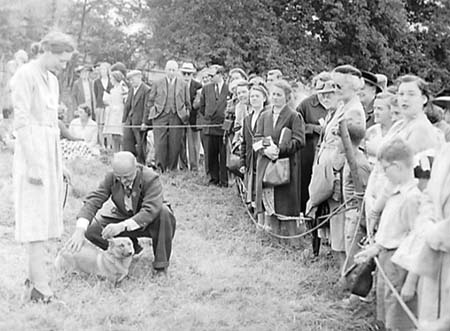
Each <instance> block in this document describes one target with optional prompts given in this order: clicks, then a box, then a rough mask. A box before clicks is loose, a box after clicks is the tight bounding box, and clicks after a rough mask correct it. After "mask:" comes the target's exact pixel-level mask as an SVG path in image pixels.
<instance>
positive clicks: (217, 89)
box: [214, 84, 219, 99]
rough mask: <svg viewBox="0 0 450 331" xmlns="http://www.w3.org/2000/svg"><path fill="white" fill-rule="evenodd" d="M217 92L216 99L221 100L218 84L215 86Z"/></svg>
mask: <svg viewBox="0 0 450 331" xmlns="http://www.w3.org/2000/svg"><path fill="white" fill-rule="evenodd" d="M214 87H215V90H216V99H219V86H218V85H217V84H215V85H214Z"/></svg>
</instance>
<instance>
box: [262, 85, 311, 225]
mask: <svg viewBox="0 0 450 331" xmlns="http://www.w3.org/2000/svg"><path fill="white" fill-rule="evenodd" d="M291 97H292V90H291V87H290V86H289V83H288V82H286V81H284V80H279V81H276V82H274V83H273V84H272V85H271V88H270V101H271V107H269V108H268V109H267V110H266V111H265V112H264V113H263V114H262V115H261V117H260V119H259V120H258V123H257V125H256V134H255V137H257V138H256V139H258V138H261V139H262V140H263V143H262V144H261V145H266V146H262V147H261V148H257V152H258V160H257V170H256V207H257V212H258V214H261V213H265V216H264V223H265V227H266V228H268V229H269V230H272V231H274V232H276V233H278V232H279V230H280V229H279V226H280V223H279V221H278V218H277V216H279V215H285V216H299V214H300V198H301V197H300V177H301V176H300V169H301V167H300V148H301V147H302V146H304V145H305V123H304V122H303V119H302V118H301V116H300V115H299V114H298V113H297V112H296V111H294V110H292V109H291V108H289V106H288V102H289V100H290V99H291ZM282 134H283V137H281V136H282ZM264 141H265V142H266V143H264ZM267 142H270V143H269V144H268V143H267ZM282 158H289V166H290V181H289V183H287V184H285V185H281V186H275V187H264V186H263V183H262V180H263V177H264V173H265V171H266V168H267V165H268V164H269V162H271V161H275V160H277V159H282Z"/></svg>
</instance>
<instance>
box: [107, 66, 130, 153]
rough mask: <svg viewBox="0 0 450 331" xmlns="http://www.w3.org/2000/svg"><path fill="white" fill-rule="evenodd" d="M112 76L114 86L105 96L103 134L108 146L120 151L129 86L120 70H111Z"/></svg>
mask: <svg viewBox="0 0 450 331" xmlns="http://www.w3.org/2000/svg"><path fill="white" fill-rule="evenodd" d="M110 78H111V83H112V85H113V87H112V89H111V91H110V93H106V92H105V94H104V96H103V101H104V102H105V104H106V109H105V127H104V128H103V134H104V135H105V136H106V140H107V142H108V147H109V146H112V149H113V151H114V152H119V151H120V150H121V148H122V115H123V108H124V105H125V100H126V97H127V95H128V87H127V85H126V84H125V82H124V79H125V77H124V76H123V74H122V73H121V72H120V71H113V72H111V75H110Z"/></svg>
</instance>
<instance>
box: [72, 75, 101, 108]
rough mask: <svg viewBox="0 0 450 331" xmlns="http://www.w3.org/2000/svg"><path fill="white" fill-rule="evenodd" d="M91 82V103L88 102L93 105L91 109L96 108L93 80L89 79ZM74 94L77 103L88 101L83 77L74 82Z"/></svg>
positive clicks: (90, 105)
mask: <svg viewBox="0 0 450 331" xmlns="http://www.w3.org/2000/svg"><path fill="white" fill-rule="evenodd" d="M88 82H89V93H90V94H91V95H90V97H91V103H90V104H88V106H89V107H91V110H94V109H95V105H96V104H95V96H94V89H93V83H92V81H90V80H88ZM72 95H73V98H74V99H75V105H77V106H79V105H81V104H83V103H86V96H85V95H84V89H83V81H82V80H81V78H78V79H77V80H76V81H75V83H73V87H72Z"/></svg>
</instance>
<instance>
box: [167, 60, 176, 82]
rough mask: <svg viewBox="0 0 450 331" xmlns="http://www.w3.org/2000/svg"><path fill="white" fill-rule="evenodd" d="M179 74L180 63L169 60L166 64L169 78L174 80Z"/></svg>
mask: <svg viewBox="0 0 450 331" xmlns="http://www.w3.org/2000/svg"><path fill="white" fill-rule="evenodd" d="M177 72H178V63H177V62H176V61H174V60H169V61H167V63H166V75H167V78H169V79H173V78H174V77H175V75H176V74H177Z"/></svg>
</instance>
